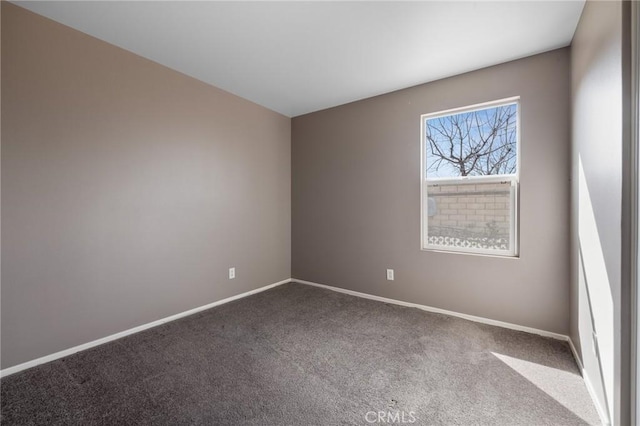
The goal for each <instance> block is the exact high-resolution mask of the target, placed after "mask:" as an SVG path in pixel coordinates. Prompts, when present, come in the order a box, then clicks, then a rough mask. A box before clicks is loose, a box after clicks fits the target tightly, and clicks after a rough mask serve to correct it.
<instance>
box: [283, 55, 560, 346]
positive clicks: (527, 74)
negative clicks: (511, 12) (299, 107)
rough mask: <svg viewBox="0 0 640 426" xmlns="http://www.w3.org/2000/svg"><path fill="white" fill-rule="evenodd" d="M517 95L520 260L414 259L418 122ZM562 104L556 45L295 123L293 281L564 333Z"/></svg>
mask: <svg viewBox="0 0 640 426" xmlns="http://www.w3.org/2000/svg"><path fill="white" fill-rule="evenodd" d="M518 95H519V96H520V97H521V100H520V108H521V120H522V125H521V131H522V146H521V153H522V156H521V160H522V161H521V162H522V166H521V169H520V175H521V180H520V223H521V224H520V240H521V244H520V258H519V259H512V258H500V257H488V256H475V255H464V254H451V253H438V252H426V251H421V250H420V115H421V114H425V113H431V112H436V111H441V110H446V109H450V108H456V107H462V106H466V105H471V104H476V103H481V102H487V101H493V100H497V99H504V98H508V97H512V96H518ZM569 100H570V84H569V49H567V48H565V49H560V50H555V51H552V52H549V53H545V54H541V55H537V56H533V57H529V58H525V59H521V60H518V61H514V62H510V63H506V64H502V65H498V66H495V67H491V68H487V69H483V70H479V71H475V72H471V73H467V74H463V75H459V76H456V77H452V78H448V79H445V80H440V81H436V82H433V83H429V84H425V85H421V86H417V87H412V88H409V89H406V90H401V91H398V92H395V93H390V94H386V95H382V96H378V97H375V98H370V99H366V100H363V101H359V102H355V103H351V104H348V105H344V106H339V107H336V108H331V109H328V110H324V111H319V112H316V113H312V114H308V115H304V116H300V117H296V118H294V119H293V121H292V180H293V181H292V191H293V192H292V194H293V198H292V199H293V205H292V209H293V210H292V211H293V216H292V218H293V225H292V229H293V231H292V236H293V240H292V252H293V258H292V274H293V277H294V278H298V279H303V280H309V281H314V282H318V283H323V284H328V285H333V286H337V287H343V288H347V289H350V290H355V291H361V292H365V293H370V294H374V295H378V296H383V297H390V298H395V299H400V300H405V301H410V302H414V303H420V304H425V305H430V306H434V307H438V308H442V309H449V310H453V311H457V312H462V313H466V314H471V315H478V316H482V317H487V318H491V319H495V320H501V321H507V322H511V323H515V324H520V325H523V326H529V327H535V328H538V329H543V330H548V331H552V332H557V333H563V334H567V333H568V331H569V199H570V196H569V177H570V156H569V138H570V134H569V129H570V108H569ZM386 268H394V269H395V274H396V278H395V281H392V282H391V281H386V277H385V269H386Z"/></svg>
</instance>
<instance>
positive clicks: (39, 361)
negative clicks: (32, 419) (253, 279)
mask: <svg viewBox="0 0 640 426" xmlns="http://www.w3.org/2000/svg"><path fill="white" fill-rule="evenodd" d="M289 282H291V278H287V279H286V280H282V281H278V282H277V283H273V284H269V285H266V286H264V287H260V288H257V289H255V290H251V291H247V292H245V293H241V294H238V295H235V296H231V297H227V298H226V299H222V300H218V301H217V302H213V303H209V304H207V305H204V306H199V307H197V308H193V309H189V310H188V311H184V312H180V313H178V314H175V315H171V316H168V317H165V318H162V319H159V320H156V321H153V322H150V323H147V324H143V325H139V326H137V327H134V328H130V329H128V330H125V331H121V332H119V333H116V334H112V335H110V336H107V337H103V338H101V339H98V340H93V341H91V342H87V343H83V344H82V345H78V346H74V347H72V348H69V349H65V350H63V351H60V352H56V353H53V354H51V355H46V356H43V357H41V358H37V359H34V360H31V361H27V362H24V363H22V364H18V365H15V366H13V367H9V368H5V369H4V370H0V377H6V376H8V375H11V374H14V373H17V372H18V371H22V370H26V369H27V368H31V367H35V366H37V365H40V364H44V363H47V362H51V361H55V360H56V359H60V358H64V357H65V356H69V355H72V354H74V353H76V352H80V351H84V350H86V349H89V348H93V347H94V346H98V345H102V344H104V343H108V342H111V341H113V340H116V339H120V338H122V337H125V336H129V335H130V334H135V333H138V332H140V331H143V330H147V329H149V328H152V327H156V326H158V325H161V324H164V323H167V322H170V321H175V320H177V319H179V318H183V317H186V316H189V315H193V314H195V313H198V312H201V311H204V310H207V309H211V308H213V307H216V306H220V305H224V304H225V303H229V302H233V301H234V300H238V299H242V298H243V297H247V296H251V295H253V294H256V293H260V292H263V291H265V290H269V289H271V288H274V287H277V286H279V285H282V284H286V283H289Z"/></svg>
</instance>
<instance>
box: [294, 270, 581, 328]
mask: <svg viewBox="0 0 640 426" xmlns="http://www.w3.org/2000/svg"><path fill="white" fill-rule="evenodd" d="M291 281H293V282H297V283H300V284H306V285H311V286H314V287H320V288H326V289H327V290H332V291H337V292H339V293H344V294H349V295H351V296H357V297H362V298H365V299H371V300H377V301H378V302H385V303H392V304H394V305H401V306H407V307H410V308H418V309H422V310H423V311H427V312H434V313H437V314H443V315H450V316H452V317H458V318H463V319H466V320H469V321H474V322H479V323H482V324H489V325H495V326H497V327H502V328H508V329H511V330H517V331H524V332H526V333H531V334H537V335H540V336H544V337H551V338H552V339H557V340H563V341H569V336H565V335H564V334H559V333H554V332H551V331H546V330H539V329H537V328H532V327H525V326H523V325H518V324H512V323H509V322H504V321H498V320H493V319H489V318H484V317H477V316H475V315H468V314H463V313H460V312H455V311H448V310H446V309H440V308H434V307H432V306H427V305H420V304H417V303H411V302H404V301H402V300H397V299H388V298H386V297H381V296H374V295H372V294H367V293H360V292H358V291H353V290H347V289H344V288H340V287H333V286H330V285H326V284H319V283H314V282H312V281H305V280H300V279H297V278H292V279H291Z"/></svg>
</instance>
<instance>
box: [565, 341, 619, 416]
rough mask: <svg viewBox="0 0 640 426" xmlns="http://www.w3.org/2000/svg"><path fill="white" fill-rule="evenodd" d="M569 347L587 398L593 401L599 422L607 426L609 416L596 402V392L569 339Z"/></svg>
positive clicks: (598, 402)
mask: <svg viewBox="0 0 640 426" xmlns="http://www.w3.org/2000/svg"><path fill="white" fill-rule="evenodd" d="M568 342H569V347H570V348H571V352H573V357H574V358H575V360H576V364H578V368H579V369H580V374H581V375H582V379H583V380H584V385H585V386H586V388H587V392H589V396H591V400H592V401H593V405H595V407H596V411H597V412H598V416H599V417H600V421H601V422H602V424H603V425H605V426H609V425H610V424H611V421H610V420H609V416H608V415H607V412H606V411H605V410H604V409H603V408H602V405H600V401H598V397H597V396H596V391H595V390H594V389H593V385H592V384H591V380H590V379H589V375H588V374H587V371H586V370H585V369H584V365H582V360H581V359H580V357H579V356H578V351H577V350H576V347H575V345H574V344H573V340H571V338H569V340H568Z"/></svg>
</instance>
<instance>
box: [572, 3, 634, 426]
mask: <svg viewBox="0 0 640 426" xmlns="http://www.w3.org/2000/svg"><path fill="white" fill-rule="evenodd" d="M623 9H624V6H623V3H622V2H619V1H611V2H595V1H588V2H587V3H586V5H585V8H584V11H583V13H582V17H581V19H580V22H579V24H578V29H577V31H576V34H575V36H574V39H573V44H572V50H571V51H572V53H571V87H572V113H573V117H572V123H573V132H572V164H573V167H572V168H573V191H572V195H573V197H572V198H573V207H572V215H571V216H572V250H571V251H572V280H571V282H572V293H571V313H572V315H571V338H572V340H573V342H574V343H575V345H576V347H577V349H578V351H579V352H580V356H581V358H582V362H583V364H584V368H585V379H586V380H588V381H589V382H590V383H591V386H592V387H593V389H594V391H595V393H596V397H597V400H598V403H599V405H600V408H601V411H603V412H604V413H605V415H606V416H608V417H609V418H610V419H611V420H614V421H615V415H616V412H618V414H619V410H616V409H615V408H614V407H615V400H616V398H619V395H617V393H618V391H617V390H616V389H617V387H616V382H617V374H616V368H618V367H619V366H618V367H617V366H616V364H618V363H619V360H620V312H621V311H620V307H621V305H620V300H621V283H622V281H621V247H622V233H621V218H622V212H621V206H622V163H623V93H624V87H623V84H624V83H623V60H624V54H623V33H624V31H623ZM626 36H628V34H627V35H626ZM593 332H595V333H596V335H597V339H596V341H597V346H596V352H594V350H593V348H594V345H593V338H592V335H593ZM618 375H619V374H618ZM618 379H619V377H618ZM618 381H619V380H618ZM615 424H626V423H624V422H623V423H620V422H619V421H618V422H616V423H615Z"/></svg>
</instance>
